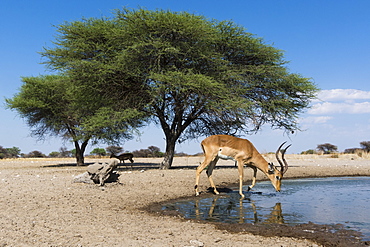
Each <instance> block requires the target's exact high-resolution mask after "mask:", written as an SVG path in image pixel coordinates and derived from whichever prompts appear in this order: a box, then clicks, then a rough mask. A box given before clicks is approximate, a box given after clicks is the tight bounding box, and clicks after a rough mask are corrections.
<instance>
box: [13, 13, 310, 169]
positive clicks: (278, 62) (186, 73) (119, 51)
mask: <svg viewBox="0 0 370 247" xmlns="http://www.w3.org/2000/svg"><path fill="white" fill-rule="evenodd" d="M57 32H58V36H57V38H56V40H55V41H54V46H53V48H44V50H43V52H41V55H42V56H43V57H44V58H45V59H46V60H45V64H46V65H47V66H48V67H49V68H50V69H52V70H55V71H58V72H59V73H61V74H62V76H61V77H59V78H58V79H57V80H58V81H61V80H62V82H61V83H63V84H67V85H68V86H67V87H66V88H65V91H63V88H58V86H57V85H55V89H54V90H55V91H56V94H55V93H54V92H53V93H49V94H50V95H49V96H48V97H47V98H48V99H49V100H50V102H49V101H48V102H45V101H42V100H41V101H40V100H38V99H32V100H25V102H23V103H24V105H25V104H26V103H30V106H29V107H33V108H32V109H36V111H35V110H34V111H22V108H21V106H20V105H17V107H14V109H20V112H21V114H24V116H25V117H26V118H29V119H31V121H30V122H29V123H30V125H31V126H35V127H36V130H37V131H36V132H35V134H38V135H40V136H42V135H43V134H44V133H46V132H51V133H54V134H56V133H58V134H64V135H68V136H69V137H70V138H71V133H70V132H68V128H67V129H66V128H65V127H63V126H66V125H65V123H66V122H68V121H70V122H69V124H71V123H72V124H73V126H74V127H75V128H73V129H72V130H73V132H74V136H73V137H72V138H73V139H74V140H81V141H84V142H86V141H87V140H89V139H90V138H91V139H92V140H93V141H94V142H98V141H101V140H105V141H106V142H110V143H113V142H117V141H118V140H120V139H122V138H123V139H125V138H129V137H131V135H132V134H133V133H134V131H135V127H140V126H141V125H142V124H143V120H144V119H146V118H148V117H150V120H152V121H154V122H155V123H158V124H160V126H161V127H162V129H163V131H164V134H165V136H166V158H165V162H164V163H165V166H166V167H167V168H169V167H170V165H171V163H172V158H173V155H174V149H175V143H176V142H181V141H184V140H186V139H189V138H197V137H199V136H201V135H210V134H221V133H223V134H240V133H243V132H254V131H257V130H258V129H259V128H260V127H261V126H262V125H264V124H269V125H270V126H272V128H279V129H280V128H281V129H284V130H286V131H294V130H297V129H299V126H298V125H297V121H296V120H297V118H298V115H299V114H300V113H301V112H302V111H303V110H304V109H305V108H307V107H308V105H309V102H310V100H311V99H313V98H315V94H316V92H317V88H316V86H315V85H314V84H313V83H312V82H311V81H310V80H309V79H307V78H304V77H302V76H300V75H298V74H293V73H290V72H289V71H288V69H287V67H286V64H287V62H286V61H284V60H283V52H282V51H281V50H279V49H276V48H274V47H272V46H270V45H267V44H265V43H264V42H263V40H262V39H260V38H256V37H254V35H252V34H250V33H248V32H246V31H245V29H244V28H243V27H240V26H238V25H236V24H235V23H233V22H231V21H217V20H209V19H207V18H206V17H204V16H199V15H194V14H190V13H187V12H171V11H163V10H156V11H149V10H145V9H137V10H130V9H122V10H116V12H115V16H114V17H113V18H111V19H106V18H100V19H98V18H90V19H83V20H81V21H75V22H65V23H63V24H61V25H59V26H58V27H57ZM44 78H46V77H44ZM36 79H38V80H40V79H42V78H40V77H38V78H36ZM27 80H28V81H29V80H30V79H29V78H28V79H27ZM47 80H48V81H49V80H50V78H47ZM53 80H54V79H53ZM55 80H56V79H55ZM35 93H37V92H35ZM42 95H45V94H42ZM43 97H44V96H43ZM33 98H35V97H33ZM36 98H37V97H36ZM43 99H44V98H43ZM17 100H20V99H17ZM56 100H57V101H60V102H63V104H60V105H54V106H53V107H50V106H51V105H53V104H55V101H56ZM16 103H17V101H14V102H12V101H8V104H9V105H10V106H11V107H13V106H15V104H16ZM66 106H67V110H65V109H64V108H66ZM27 109H28V108H27ZM39 109H48V112H43V111H41V112H39ZM62 109H64V110H63V111H62ZM61 112H63V114H61ZM65 112H67V114H66V113H65ZM27 114H29V115H27ZM40 115H41V116H42V117H41V118H40V117H39V116H40ZM46 115H47V116H49V115H53V116H55V117H53V118H52V119H49V118H47V119H45V118H44V117H43V116H46ZM66 116H67V119H70V120H68V121H66ZM61 120H62V121H61ZM68 126H70V125H68ZM77 151H78V149H77ZM78 153H79V152H77V154H78Z"/></svg>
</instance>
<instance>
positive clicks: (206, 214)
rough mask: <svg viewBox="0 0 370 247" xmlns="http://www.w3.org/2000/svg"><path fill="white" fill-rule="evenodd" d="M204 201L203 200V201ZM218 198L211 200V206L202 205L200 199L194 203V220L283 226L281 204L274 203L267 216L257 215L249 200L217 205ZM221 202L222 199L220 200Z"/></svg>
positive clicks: (253, 203)
mask: <svg viewBox="0 0 370 247" xmlns="http://www.w3.org/2000/svg"><path fill="white" fill-rule="evenodd" d="M203 200H204V199H203ZM219 200H220V198H219V197H215V198H213V199H212V202H211V204H210V205H209V204H207V206H206V205H204V203H203V202H202V201H201V199H198V200H197V199H196V200H195V203H194V210H195V211H194V216H195V217H194V218H195V219H197V220H208V221H217V222H230V223H231V222H232V223H254V224H257V223H278V224H284V217H283V214H282V209H281V203H276V204H275V206H273V207H272V208H271V212H270V213H269V214H268V215H261V214H258V209H257V207H256V204H255V202H254V201H253V200H251V199H244V200H243V199H240V200H239V203H237V202H236V201H231V200H230V201H228V203H226V204H225V203H219V204H218V203H217V201H219ZM221 200H222V199H221Z"/></svg>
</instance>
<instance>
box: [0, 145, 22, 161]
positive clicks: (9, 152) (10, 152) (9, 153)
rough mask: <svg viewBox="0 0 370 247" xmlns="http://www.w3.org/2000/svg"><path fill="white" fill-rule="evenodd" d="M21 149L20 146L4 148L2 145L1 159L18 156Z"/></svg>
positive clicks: (0, 149) (0, 148)
mask: <svg viewBox="0 0 370 247" xmlns="http://www.w3.org/2000/svg"><path fill="white" fill-rule="evenodd" d="M20 153H21V150H20V149H19V148H18V147H12V148H3V147H2V146H0V159H4V158H18V157H19V156H20Z"/></svg>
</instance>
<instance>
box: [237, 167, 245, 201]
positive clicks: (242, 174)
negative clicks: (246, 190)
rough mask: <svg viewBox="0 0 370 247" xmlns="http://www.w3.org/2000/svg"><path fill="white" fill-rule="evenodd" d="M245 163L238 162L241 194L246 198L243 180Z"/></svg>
mask: <svg viewBox="0 0 370 247" xmlns="http://www.w3.org/2000/svg"><path fill="white" fill-rule="evenodd" d="M243 165H244V164H243V161H238V172H239V194H240V196H241V197H242V198H244V194H243V179H244V167H243Z"/></svg>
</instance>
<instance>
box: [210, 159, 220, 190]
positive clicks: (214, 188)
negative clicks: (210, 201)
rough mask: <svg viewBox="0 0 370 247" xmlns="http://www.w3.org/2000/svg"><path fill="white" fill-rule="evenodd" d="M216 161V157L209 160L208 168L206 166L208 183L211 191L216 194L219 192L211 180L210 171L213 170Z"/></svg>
mask: <svg viewBox="0 0 370 247" xmlns="http://www.w3.org/2000/svg"><path fill="white" fill-rule="evenodd" d="M217 161H218V158H217V157H216V158H215V159H214V160H212V161H211V163H210V164H209V166H208V168H207V176H208V180H209V183H210V184H211V187H212V188H213V192H214V193H215V194H216V195H218V194H219V192H218V191H217V189H216V185H215V183H214V182H213V179H212V172H213V169H214V168H215V166H216V163H217Z"/></svg>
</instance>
